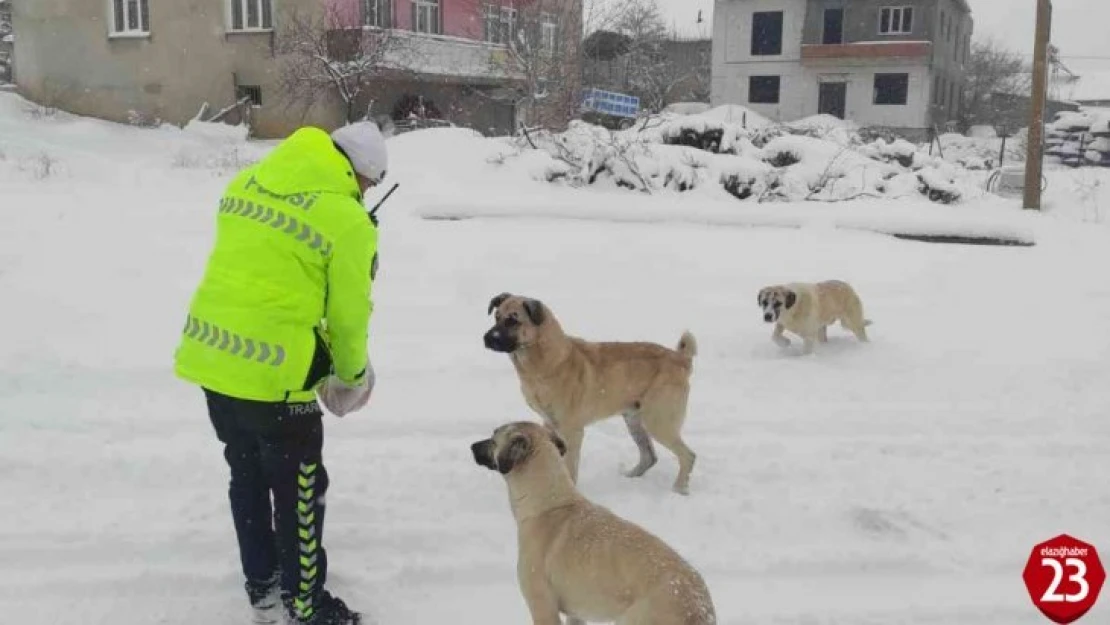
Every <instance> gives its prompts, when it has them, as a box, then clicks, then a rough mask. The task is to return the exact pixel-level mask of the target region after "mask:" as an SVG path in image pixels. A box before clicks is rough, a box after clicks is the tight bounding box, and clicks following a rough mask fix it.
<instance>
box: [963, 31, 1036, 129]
mask: <svg viewBox="0 0 1110 625" xmlns="http://www.w3.org/2000/svg"><path fill="white" fill-rule="evenodd" d="M1031 81H1032V73H1031V71H1030V69H1029V67H1028V66H1027V65H1026V63H1025V60H1024V59H1023V58H1022V55H1021V53H1019V52H1015V51H1013V50H1009V49H1007V48H1005V47H1004V46H1003V45H1002V44H1001V43H999V42H998V41H996V40H994V39H985V40H982V41H977V42H975V43H973V44H972V46H971V55H970V57H969V59H968V64H967V92H966V95H965V99H964V106H963V112H962V119H961V122H962V123H963V125H965V126H971V125H975V124H984V123H989V122H990V121H991V120H992V119H993V118H995V117H997V116H998V113H999V112H998V111H996V110H994V108H993V107H992V106H991V96H993V95H994V94H1006V95H1021V96H1028V95H1029V89H1030V84H1031Z"/></svg>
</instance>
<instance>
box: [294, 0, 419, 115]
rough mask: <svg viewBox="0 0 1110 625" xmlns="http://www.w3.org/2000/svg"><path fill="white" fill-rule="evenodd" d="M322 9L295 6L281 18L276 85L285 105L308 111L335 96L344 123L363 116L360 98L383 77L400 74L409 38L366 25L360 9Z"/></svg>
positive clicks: (327, 6) (328, 6)
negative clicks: (277, 83)
mask: <svg viewBox="0 0 1110 625" xmlns="http://www.w3.org/2000/svg"><path fill="white" fill-rule="evenodd" d="M322 4H323V10H312V9H309V10H307V11H305V10H302V9H298V8H296V6H294V7H293V8H291V9H289V10H288V12H287V13H286V14H285V15H284V16H283V19H282V20H281V23H282V24H283V27H282V30H281V32H280V33H279V34H278V36H277V38H276V39H277V52H278V54H279V55H281V62H280V74H281V75H280V82H281V89H282V92H283V95H284V98H285V100H286V102H287V104H300V105H302V106H304V107H305V108H306V109H308V108H312V107H313V106H316V105H318V104H320V103H322V102H325V101H326V98H328V97H331V96H335V97H338V98H339V100H340V101H341V102H342V103H343V106H344V114H345V118H346V120H347V121H349V122H352V121H357V120H359V119H364V118H366V117H367V116H368V114H369V111H361V110H359V103H360V102H361V101H362V99H363V97H364V96H366V95H367V94H370V93H371V92H372V89H373V87H374V85H375V83H379V82H380V81H381V79H382V77H383V76H384V75H386V74H388V73H396V72H400V71H402V70H401V68H402V67H403V66H404V60H405V59H406V58H408V57H409V56H411V52H412V51H413V46H412V44H411V43H410V39H408V38H406V37H404V36H403V35H400V34H398V33H397V32H396V31H394V30H392V29H385V28H376V27H372V26H365V25H364V24H365V23H366V22H367V20H366V18H365V16H363V15H362V10H361V9H360V8H355V9H354V10H351V9H348V8H346V7H349V6H353V7H361V6H362V4H363V3H359V4H358V5H354V4H349V5H341V4H339V3H335V2H325V3H322Z"/></svg>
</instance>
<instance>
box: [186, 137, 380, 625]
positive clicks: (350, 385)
mask: <svg viewBox="0 0 1110 625" xmlns="http://www.w3.org/2000/svg"><path fill="white" fill-rule="evenodd" d="M387 164H388V159H387V153H386V146H385V141H384V139H383V137H382V135H381V133H380V132H379V130H378V127H377V126H375V125H374V124H373V123H369V122H361V123H356V124H351V125H347V126H344V127H342V128H340V129H338V130H336V131H335V132H333V133H331V134H330V135H329V134H328V133H327V132H325V131H323V130H320V129H318V128H313V127H305V128H301V129H299V130H297V131H296V132H294V133H293V134H292V135H290V136H289V137H288V138H287V139H285V140H284V141H283V142H282V143H280V144H279V145H278V146H277V147H276V148H274V150H273V151H272V152H271V153H270V154H269V155H267V157H266V158H265V159H263V160H262V161H260V162H259V163H257V164H255V165H253V166H251V167H248V168H247V169H245V170H244V171H242V172H240V173H239V174H238V175H237V176H236V177H235V179H234V180H233V181H232V182H231V184H230V185H229V186H228V188H227V190H226V192H225V194H224V196H223V198H222V200H221V202H220V206H219V214H218V218H217V220H216V237H215V244H214V247H213V249H212V251H211V255H210V257H209V259H208V264H207V268H206V270H205V272H204V276H203V278H202V280H201V282H200V285H199V286H198V288H197V290H196V291H195V293H194V295H193V299H192V302H191V304H190V308H189V314H188V316H187V318H186V323H185V328H184V330H183V334H182V337H181V341H180V343H179V345H178V348H177V351H176V356H175V371H176V373H177V375H178V376H179V377H181V378H182V379H184V380H186V381H188V382H191V383H194V384H196V385H198V386H200V387H201V388H202V389H203V391H204V394H205V396H206V399H207V404H208V413H209V417H210V419H211V422H212V426H213V427H214V429H215V432H216V436H217V437H218V438H219V440H220V441H221V442H222V443H223V445H224V458H225V459H226V461H227V464H228V466H229V467H230V473H231V479H230V487H229V493H228V494H229V498H230V500H231V514H232V519H233V520H234V524H235V533H236V537H237V539H238V543H239V556H240V561H241V564H242V569H243V574H244V575H245V577H246V583H245V586H246V591H247V596H248V599H249V600H250V603H251V607H252V611H253V614H254V619H255V622H256V623H280V622H281V618H282V612H285V613H286V615H287V616H288V617H289V618H290V619H292V621H293V622H294V623H297V624H305V625H349V624H351V625H353V624H357V623H360V622H361V617H360V615H359V614H358V613H357V612H354V611H352V610H350V609H349V608H348V607H347V606H346V604H345V603H344V602H343V601H342V600H340V599H339V598H338V597H335V596H334V595H332V594H330V593H329V592H328V591H326V590H325V589H324V584H325V581H326V579H327V572H328V564H327V554H326V552H325V550H324V547H323V542H322V541H323V534H324V513H325V502H324V495H325V492H326V491H327V489H328V473H327V471H326V470H325V468H324V463H323V459H322V455H321V452H322V445H323V425H322V417H323V410H322V408H321V406H320V403H323V406H324V407H326V408H327V409H328V410H329V411H330V412H331V413H333V414H335V415H336V416H340V417H342V416H344V415H346V414H348V413H350V412H352V411H355V410H358V409H360V408H362V407H364V406H365V405H366V404H367V402H368V400H369V398H370V393H371V391H372V389H373V388H374V369H373V367H372V366H371V364H370V359H369V357H368V354H367V333H368V323H369V320H370V315H371V313H372V311H373V302H372V300H371V293H370V291H371V286H372V283H373V278H374V273H375V271H376V267H377V242H378V233H377V228H376V225H375V224H374V223H373V222H372V221H371V219H369V218H368V216H367V214H366V212H365V209H364V208H363V206H362V201H363V196H364V194H365V193H366V191H367V190H368V189H370V188H371V187H373V186H375V185H377V184H379V183H380V182H381V181H382V178H384V177H385V175H386V169H387ZM317 400H319V402H318V401H317ZM271 495H272V496H273V506H272V508H271V501H270V497H271Z"/></svg>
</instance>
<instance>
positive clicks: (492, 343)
mask: <svg viewBox="0 0 1110 625" xmlns="http://www.w3.org/2000/svg"><path fill="white" fill-rule="evenodd" d="M482 342H483V343H485V345H486V349H490V350H493V351H495V352H504V353H506V354H507V353H511V352H513V351H516V339H515V338H513V337H512V336H510V335H509V333H508V332H506V331H505V330H503V329H502V328H499V327H496V326H495V327H493V328H491V329H490V331H489V332H486V335H485V336H484V337H482Z"/></svg>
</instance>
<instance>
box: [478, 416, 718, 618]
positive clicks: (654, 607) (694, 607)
mask: <svg viewBox="0 0 1110 625" xmlns="http://www.w3.org/2000/svg"><path fill="white" fill-rule="evenodd" d="M470 450H471V453H472V454H473V455H474V462H476V463H477V464H479V465H481V466H483V467H487V468H489V469H492V470H494V471H498V472H500V473H501V474H502V475H503V476H504V477H505V481H506V482H507V483H508V487H509V503H510V505H511V507H512V511H513V517H514V518H515V519H516V524H517V545H518V547H517V548H518V555H517V581H518V583H519V585H520V591H521V594H522V595H523V596H524V600H525V602H526V603H527V604H528V610H529V612H531V614H532V622H533V623H534V625H560V613H562V614H566V615H567V617H568V620H567V625H582V624H583V623H586V622H606V623H614V622H615V623H617V624H618V625H714V624H715V623H716V622H717V617H716V611H715V608H714V606H713V600H712V598H711V597H710V595H709V589H708V588H706V585H705V581H704V580H703V579H702V577H701V575H700V574H699V573H698V572H697V571H696V570H694V568H693V567H692V566H690V564H689V563H687V562H686V561H685V560H683V559H682V557H681V556H679V555H678V554H677V553H675V551H674V550H673V549H671V548H670V547H669V546H668V545H667V544H666V543H664V542H663V541H662V540H660V539H659V538H657V537H655V536H653V535H652V534H650V533H649V532H647V531H646V530H644V529H643V528H641V527H639V526H638V525H636V524H634V523H630V522H628V521H626V520H624V519H622V518H620V517H618V516H616V515H615V514H613V513H612V512H611V511H609V510H608V509H607V508H604V507H602V506H599V505H596V504H594V503H592V502H591V501H589V500H588V499H586V498H585V497H583V496H582V495H581V494H580V493H579V492H578V491H577V490H576V489H575V487H574V483H573V482H572V481H571V479H570V474H569V473H568V472H567V468H566V465H565V463H564V462H563V460H562V458H561V457H560V456H561V455H562V454H564V453H566V445H565V444H564V442H563V441H562V440H561V439H560V437H559V435H558V434H557V433H555V432H554V431H552V430H550V429H548V428H546V427H544V426H542V425H540V424H538V423H530V422H527V421H520V422H516V423H509V424H506V425H503V426H501V427H499V428H497V429H496V430H494V432H493V436H492V437H490V438H487V439H485V440H482V441H478V442H476V443H474V444H472V445H471V446H470Z"/></svg>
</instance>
